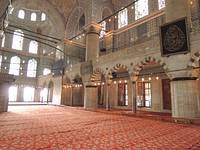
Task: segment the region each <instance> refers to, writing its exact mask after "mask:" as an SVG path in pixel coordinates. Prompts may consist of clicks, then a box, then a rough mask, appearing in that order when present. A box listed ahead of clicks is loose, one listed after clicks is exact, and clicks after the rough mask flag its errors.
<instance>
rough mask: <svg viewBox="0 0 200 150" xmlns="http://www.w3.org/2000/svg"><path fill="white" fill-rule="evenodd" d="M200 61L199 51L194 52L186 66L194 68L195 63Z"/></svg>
mask: <svg viewBox="0 0 200 150" xmlns="http://www.w3.org/2000/svg"><path fill="white" fill-rule="evenodd" d="M198 61H200V53H199V52H196V53H194V55H193V56H192V57H191V58H190V60H189V62H188V65H187V68H188V69H192V68H195V67H196V63H197V62H198Z"/></svg>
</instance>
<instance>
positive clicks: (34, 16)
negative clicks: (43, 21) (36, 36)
mask: <svg viewBox="0 0 200 150" xmlns="http://www.w3.org/2000/svg"><path fill="white" fill-rule="evenodd" d="M36 19H37V15H36V13H32V14H31V21H36Z"/></svg>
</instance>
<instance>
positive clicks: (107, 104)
mask: <svg viewBox="0 0 200 150" xmlns="http://www.w3.org/2000/svg"><path fill="white" fill-rule="evenodd" d="M109 93H110V84H109V83H107V85H106V110H107V111H110V97H109Z"/></svg>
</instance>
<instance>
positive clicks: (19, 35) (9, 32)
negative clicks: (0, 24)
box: [6, 31, 80, 58]
mask: <svg viewBox="0 0 200 150" xmlns="http://www.w3.org/2000/svg"><path fill="white" fill-rule="evenodd" d="M6 33H8V34H12V35H13V32H10V31H6ZM14 35H16V36H21V37H24V38H27V39H30V40H35V41H36V42H39V43H42V44H44V45H47V46H49V47H51V48H55V49H56V50H58V51H60V52H62V53H63V54H64V55H65V56H67V57H73V58H80V57H77V56H74V55H68V54H66V53H65V52H64V51H62V50H61V49H59V48H57V47H55V46H53V45H50V44H47V43H45V42H42V41H40V40H36V39H33V38H30V37H27V36H23V35H19V34H14ZM44 56H46V55H44Z"/></svg>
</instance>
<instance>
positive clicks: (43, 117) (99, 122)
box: [0, 106, 200, 150]
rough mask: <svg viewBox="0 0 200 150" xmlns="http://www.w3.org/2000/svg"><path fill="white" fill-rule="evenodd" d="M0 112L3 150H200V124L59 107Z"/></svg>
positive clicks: (0, 141)
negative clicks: (176, 122)
mask: <svg viewBox="0 0 200 150" xmlns="http://www.w3.org/2000/svg"><path fill="white" fill-rule="evenodd" d="M11 109H12V111H9V112H6V113H0V150H41V149H46V150H50V149H53V150H65V149H66V150H76V149H83V150H110V149H113V150H143V149H144V150H186V149H188V150H190V149H192V150H200V126H197V125H187V124H175V123H169V122H161V121H154V120H148V119H142V118H134V117H130V116H124V115H115V114H109V113H101V112H91V111H84V110H78V109H75V108H67V107H55V106H18V107H14V106H13V107H12V108H11Z"/></svg>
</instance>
